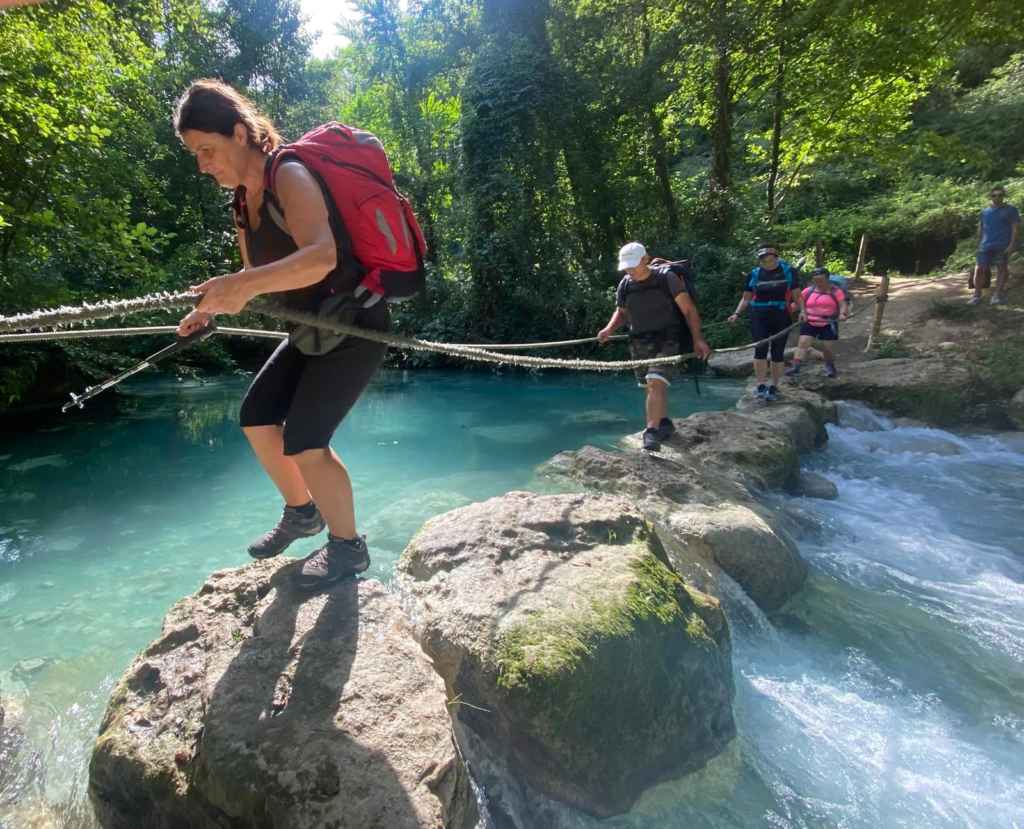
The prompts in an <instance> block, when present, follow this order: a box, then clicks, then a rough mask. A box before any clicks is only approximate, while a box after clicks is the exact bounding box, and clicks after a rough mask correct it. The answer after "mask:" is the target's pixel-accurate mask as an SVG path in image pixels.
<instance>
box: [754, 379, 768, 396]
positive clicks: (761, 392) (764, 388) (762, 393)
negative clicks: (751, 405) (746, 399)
mask: <svg viewBox="0 0 1024 829" xmlns="http://www.w3.org/2000/svg"><path fill="white" fill-rule="evenodd" d="M766 394H768V387H767V386H766V385H765V384H764V383H761V384H760V385H758V387H757V391H755V392H754V397H759V398H761V399H762V400H764V396H765V395H766Z"/></svg>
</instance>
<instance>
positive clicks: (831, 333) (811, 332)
mask: <svg viewBox="0 0 1024 829" xmlns="http://www.w3.org/2000/svg"><path fill="white" fill-rule="evenodd" d="M800 336H801V337H814V339H816V340H838V339H839V326H838V324H837V323H834V322H831V323H828V324H827V325H811V324H810V323H809V322H804V323H801V324H800Z"/></svg>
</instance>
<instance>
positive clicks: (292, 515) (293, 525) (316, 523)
mask: <svg viewBox="0 0 1024 829" xmlns="http://www.w3.org/2000/svg"><path fill="white" fill-rule="evenodd" d="M326 526H327V524H326V523H325V522H324V518H323V516H322V515H321V514H320V510H318V509H317V508H316V507H314V508H313V514H312V515H310V516H306V515H303V514H302V512H301V511H300V510H299V509H298V508H296V507H289V506H286V507H285V508H284V513H282V515H281V520H280V521H278V522H277V526H276V527H274V529H272V530H271V531H270V532H268V533H265V534H264V535H263V537H262V538H259V539H258V540H256V541H254V542H253V543H252V544H250V545H249V555H251V556H252V557H253V558H261V559H262V558H273V557H274V556H276V555H277V554H278V553H283V552H284V551H285V550H286V549H287V548H288V545H289V544H291V543H292V542H293V541H298V539H300V538H312V537H313V536H314V535H319V534H320V533H322V532H323V531H324V527H326Z"/></svg>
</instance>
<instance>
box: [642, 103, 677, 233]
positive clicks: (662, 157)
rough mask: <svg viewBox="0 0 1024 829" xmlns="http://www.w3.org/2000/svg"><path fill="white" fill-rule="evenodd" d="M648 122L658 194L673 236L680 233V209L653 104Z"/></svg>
mask: <svg viewBox="0 0 1024 829" xmlns="http://www.w3.org/2000/svg"><path fill="white" fill-rule="evenodd" d="M647 118H648V123H649V124H650V127H651V152H652V153H653V155H654V177H655V178H656V179H657V181H658V196H659V197H660V198H661V204H662V207H664V208H665V215H666V216H667V217H668V229H669V232H670V233H671V234H672V236H678V235H679V210H678V209H677V207H676V200H675V196H673V195H672V179H671V178H670V177H669V172H668V153H667V152H666V149H665V136H664V135H663V134H662V131H661V121H660V120H659V119H658V113H657V112H655V111H654V107H653V106H650V105H649V106H648V107H647Z"/></svg>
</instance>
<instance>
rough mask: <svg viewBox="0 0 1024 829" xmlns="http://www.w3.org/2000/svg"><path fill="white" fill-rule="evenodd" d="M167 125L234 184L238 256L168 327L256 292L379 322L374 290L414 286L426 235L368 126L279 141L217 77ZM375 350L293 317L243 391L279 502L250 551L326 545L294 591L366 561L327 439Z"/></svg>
mask: <svg viewBox="0 0 1024 829" xmlns="http://www.w3.org/2000/svg"><path fill="white" fill-rule="evenodd" d="M174 127H175V130H176V132H177V134H178V136H179V138H180V139H181V141H182V143H183V144H184V145H185V147H186V148H187V149H188V150H189V151H190V152H191V153H192V154H193V155H194V156H195V158H196V161H197V164H198V167H199V172H200V173H202V174H205V175H209V176H211V177H212V178H213V179H214V180H215V181H216V182H217V184H218V185H220V186H221V187H224V188H228V189H231V190H233V191H234V203H233V205H232V214H233V219H234V224H235V228H236V231H237V235H238V245H239V249H240V253H241V259H242V265H243V268H242V270H240V271H238V272H237V273H232V274H228V275H226V276H215V277H213V278H212V279H208V280H206V281H205V282H203V283H201V284H199V285H196V286H193V290H194V291H195V292H196V293H198V294H201V295H202V298H201V300H200V301H199V303H198V305H197V306H196V309H195V310H194V311H192V312H191V313H189V314H188V315H187V316H186V317H185V318H184V319H182V321H181V322H180V324H179V326H178V333H179V335H180V336H183V337H184V336H188V335H189V334H192V333H194V332H195V331H197V330H200V329H201V328H202V327H204V326H206V325H208V324H209V323H210V322H211V319H212V317H213V316H214V315H215V314H236V313H238V312H239V311H241V310H242V308H244V307H245V305H246V304H247V303H248V302H249V301H250V300H252V299H253V298H255V297H257V296H260V295H269V296H271V297H273V298H275V299H276V301H278V302H280V303H281V304H283V305H285V306H287V307H289V308H292V309H296V310H300V311H304V312H307V313H309V314H315V315H319V316H320V317H321V318H324V319H338V320H343V321H345V322H349V323H352V324H355V325H358V326H360V327H363V328H367V329H372V330H376V331H386V330H388V329H389V327H390V314H389V311H388V303H387V302H386V301H379V300H381V299H388V298H391V295H393V294H404V295H409V294H410V293H411V292H414V291H415V289H416V287H417V286H418V285H419V284H420V283H421V282H422V279H423V262H422V253H423V250H425V245H424V243H423V242H422V233H421V232H420V229H419V227H418V225H417V224H416V221H415V217H414V216H413V215H412V213H411V208H409V207H408V203H407V202H405V201H404V199H403V198H402V197H401V195H400V194H398V192H397V190H395V188H394V180H393V177H392V175H391V170H390V166H389V165H388V163H387V158H386V156H385V155H384V150H383V147H382V146H381V144H380V142H379V141H378V140H377V139H376V138H375V137H374V136H372V135H371V134H370V133H367V132H364V131H362V130H357V129H354V128H351V127H346V126H345V125H342V124H336V123H331V124H326V125H323V126H321V127H317V128H316V129H314V130H311V131H310V132H309V133H307V134H306V135H304V136H303V137H302V138H300V139H299V140H298V141H296V142H294V143H292V144H284V143H283V141H282V139H281V137H280V135H279V134H278V132H277V130H276V129H275V128H274V126H273V124H272V123H271V122H270V121H269V119H267V118H266V117H265V116H264V115H262V114H261V113H260V112H259V110H258V109H257V108H256V106H255V105H254V104H253V102H252V101H250V100H249V99H248V98H246V97H245V96H244V95H242V94H240V93H239V92H238V91H236V90H235V89H233V88H232V87H230V86H228V85H227V84H225V83H222V82H221V81H217V80H201V81H196V82H195V83H193V84H192V85H191V86H190V87H189V88H188V90H187V91H186V92H185V93H184V94H183V95H182V97H181V98H180V99H179V101H178V103H177V107H176V109H175V113H174ZM367 206H369V207H367ZM386 351H387V347H386V346H384V345H382V344H380V343H376V342H372V341H370V340H366V339H361V338H356V337H352V338H348V339H345V338H342V337H339V336H337V335H332V334H330V333H329V332H325V331H323V329H319V328H316V327H314V326H300V327H299V328H297V329H296V330H294V331H293V332H292V334H291V336H290V337H289V339H288V340H285V341H284V342H283V343H281V345H280V346H279V347H278V348H277V349H276V350H275V351H274V353H273V354H271V356H270V357H269V359H268V360H267V362H266V363H265V364H264V366H263V368H261V369H260V371H259V372H258V373H257V375H256V377H255V379H254V380H253V382H252V384H251V385H250V387H249V390H248V391H247V392H246V395H245V398H244V399H243V401H242V406H241V411H240V415H239V420H240V425H241V427H242V431H243V432H244V433H245V436H246V437H247V438H248V440H249V443H250V445H251V446H252V449H253V451H254V452H255V454H256V457H257V459H258V460H259V462H260V464H261V465H262V466H263V468H264V470H265V471H266V473H267V475H268V476H269V477H270V479H271V480H272V481H273V483H274V484H275V486H276V487H277V489H278V490H279V491H280V493H281V496H282V498H283V500H284V511H283V513H282V516H281V519H280V520H279V521H278V523H277V525H276V526H275V527H274V528H273V529H271V530H270V531H269V532H268V533H266V534H264V535H263V536H262V537H260V538H259V539H257V540H256V541H254V542H253V543H252V544H250V545H249V550H248V551H249V555H250V556H252V557H253V558H256V559H265V558H270V557H272V556H276V555H278V554H279V553H282V552H283V551H284V550H285V549H286V548H287V547H288V546H289V545H290V544H291V543H292V542H294V541H296V540H298V539H300V538H309V537H313V536H316V535H318V534H319V533H321V532H323V530H324V529H327V530H328V536H327V542H326V543H325V544H324V545H323V546H322V547H320V548H319V549H318V550H316V551H315V552H314V553H313V554H311V555H310V556H308V557H307V558H305V559H304V560H303V562H302V563H301V565H300V566H299V567H298V568H297V570H296V574H295V583H296V585H297V586H298V587H299V588H301V589H317V588H320V587H325V586H328V585H331V584H334V583H335V582H337V581H339V580H341V579H343V578H348V577H351V576H354V575H356V574H357V573H360V572H363V571H364V570H366V569H367V568H368V567H369V565H370V556H369V552H368V549H367V546H366V539H365V537H363V536H361V535H359V534H358V533H357V531H356V520H355V506H354V500H353V494H352V482H351V479H350V478H349V474H348V470H347V469H346V468H345V465H344V464H343V463H342V461H341V459H340V458H339V457H338V455H337V454H336V453H335V452H334V450H333V449H332V448H331V446H330V441H331V438H332V436H333V434H334V431H335V430H336V429H337V428H338V426H339V424H340V423H341V421H342V419H343V418H344V417H345V416H346V415H347V414H348V412H349V410H350V409H351V408H352V406H353V405H354V404H355V403H356V401H357V400H358V399H359V397H360V395H361V394H362V393H363V391H364V390H365V389H366V387H367V385H368V384H369V382H370V379H371V378H372V377H373V375H374V374H375V372H376V371H377V369H378V368H379V367H380V365H381V363H382V362H383V360H384V355H385V352H386Z"/></svg>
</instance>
